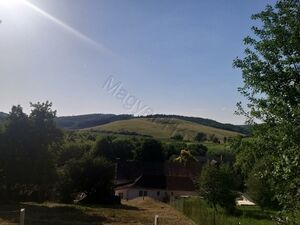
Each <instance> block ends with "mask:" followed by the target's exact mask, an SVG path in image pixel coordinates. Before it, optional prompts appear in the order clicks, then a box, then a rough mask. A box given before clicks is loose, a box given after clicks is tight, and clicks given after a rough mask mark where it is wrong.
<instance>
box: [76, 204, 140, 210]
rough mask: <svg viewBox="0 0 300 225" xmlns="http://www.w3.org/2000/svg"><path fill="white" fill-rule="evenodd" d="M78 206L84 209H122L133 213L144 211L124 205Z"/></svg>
mask: <svg viewBox="0 0 300 225" xmlns="http://www.w3.org/2000/svg"><path fill="white" fill-rule="evenodd" d="M80 206H84V207H89V208H94V209H96V208H105V209H123V210H133V211H144V209H141V208H138V207H135V206H130V205H125V204H120V205H95V204H93V205H89V204H80Z"/></svg>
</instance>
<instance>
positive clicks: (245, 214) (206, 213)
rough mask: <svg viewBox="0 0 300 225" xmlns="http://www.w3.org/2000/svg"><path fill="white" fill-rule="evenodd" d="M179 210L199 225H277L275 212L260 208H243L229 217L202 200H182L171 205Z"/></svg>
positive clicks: (239, 208)
mask: <svg viewBox="0 0 300 225" xmlns="http://www.w3.org/2000/svg"><path fill="white" fill-rule="evenodd" d="M171 205H172V206H173V207H174V208H176V209H177V210H179V211H181V212H182V213H183V214H185V215H186V216H187V217H189V218H190V219H192V220H193V221H194V222H195V223H196V224H199V225H238V224H241V225H275V224H276V223H275V222H274V221H273V220H272V216H275V215H276V212H275V211H271V210H264V211H262V210H261V209H260V208H259V207H258V206H241V207H238V208H237V209H236V212H235V214H234V215H227V214H226V213H225V212H224V210H222V209H221V208H218V210H217V212H214V210H213V209H212V208H211V207H209V206H208V205H207V204H206V203H205V201H204V200H202V199H200V198H196V197H195V198H188V199H180V200H176V201H174V202H172V203H171Z"/></svg>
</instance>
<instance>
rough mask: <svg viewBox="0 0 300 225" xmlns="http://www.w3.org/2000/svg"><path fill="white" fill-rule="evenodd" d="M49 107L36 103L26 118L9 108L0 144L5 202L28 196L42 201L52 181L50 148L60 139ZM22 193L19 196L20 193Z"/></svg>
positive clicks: (18, 107)
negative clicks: (6, 199)
mask: <svg viewBox="0 0 300 225" xmlns="http://www.w3.org/2000/svg"><path fill="white" fill-rule="evenodd" d="M51 106H52V104H51V103H49V102H46V103H37V104H31V107H33V109H32V111H31V114H30V116H27V115H26V114H25V113H24V112H23V110H22V107H21V106H13V107H12V111H11V112H10V114H9V117H8V122H7V124H6V126H5V131H4V133H3V135H2V140H0V141H1V143H0V145H2V147H1V148H0V151H1V152H0V161H1V165H2V171H3V176H4V186H5V192H6V196H7V198H8V199H15V198H17V197H19V196H20V195H26V196H28V195H32V194H33V193H34V192H36V196H37V197H36V199H37V200H42V199H44V198H45V197H46V195H47V194H48V193H49V190H50V188H51V187H52V186H53V183H54V182H55V179H56V168H55V163H54V156H53V148H54V147H55V145H56V144H58V143H59V141H60V140H61V138H62V132H61V131H60V129H58V128H56V126H55V123H54V118H55V114H56V113H55V111H52V110H51ZM21 193H23V194H21Z"/></svg>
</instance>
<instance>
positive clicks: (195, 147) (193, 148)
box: [187, 144, 208, 156]
mask: <svg viewBox="0 0 300 225" xmlns="http://www.w3.org/2000/svg"><path fill="white" fill-rule="evenodd" d="M187 148H188V150H189V151H190V152H191V154H193V155H194V156H205V155H206V152H207V150H208V148H207V147H206V146H205V145H202V144H190V145H188V146H187Z"/></svg>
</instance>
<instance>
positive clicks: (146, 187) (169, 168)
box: [115, 162, 202, 201]
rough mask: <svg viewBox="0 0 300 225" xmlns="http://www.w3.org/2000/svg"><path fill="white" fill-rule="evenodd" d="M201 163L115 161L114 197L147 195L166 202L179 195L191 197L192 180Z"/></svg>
mask: <svg viewBox="0 0 300 225" xmlns="http://www.w3.org/2000/svg"><path fill="white" fill-rule="evenodd" d="M201 167H202V163H192V164H188V165H182V164H179V163H139V162H118V164H117V168H116V187H115V194H116V195H117V196H120V198H121V199H127V200H130V199H134V198H137V197H143V196H148V197H151V198H153V199H156V200H161V201H168V200H172V199H174V198H177V197H180V196H195V195H197V193H196V191H195V185H194V179H195V178H196V176H197V175H198V174H199V173H200V171H201Z"/></svg>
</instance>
